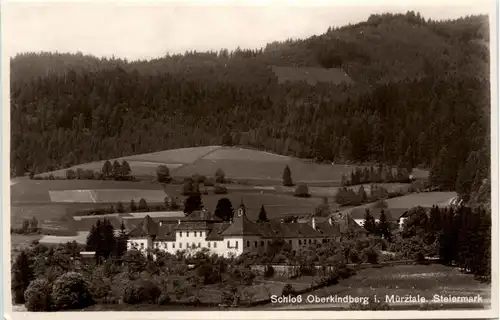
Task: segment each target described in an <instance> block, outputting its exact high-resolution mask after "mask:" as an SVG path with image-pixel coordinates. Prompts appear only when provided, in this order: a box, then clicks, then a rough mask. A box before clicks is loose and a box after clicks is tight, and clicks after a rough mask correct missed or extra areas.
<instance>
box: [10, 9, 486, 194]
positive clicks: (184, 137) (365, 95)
mask: <svg viewBox="0 0 500 320" xmlns="http://www.w3.org/2000/svg"><path fill="white" fill-rule="evenodd" d="M488 41H489V35H488V21H487V18H486V17H484V16H473V17H466V18H462V19H458V20H452V21H430V20H426V19H424V18H423V17H421V16H420V15H419V14H415V13H413V12H409V13H407V14H404V15H401V14H396V15H393V14H386V15H374V16H371V17H370V18H369V19H368V20H367V21H366V22H363V23H359V24H356V25H349V26H344V27H336V28H330V29H329V30H327V31H326V32H325V33H324V34H321V35H318V36H313V37H311V38H308V39H302V40H293V41H292V40H290V41H285V42H282V43H272V44H269V45H268V46H266V48H263V49H262V50H235V51H234V52H229V51H228V50H221V51H220V52H206V53H197V52H190V53H186V54H184V55H173V56H166V57H162V58H158V59H155V60H151V61H132V62H129V61H126V60H119V59H99V58H96V57H91V56H85V55H82V54H59V53H26V54H23V55H19V56H17V57H15V58H13V59H12V60H11V76H12V83H11V101H12V109H11V120H12V121H11V128H12V139H11V145H12V153H11V163H12V171H13V173H14V174H15V175H17V176H21V175H23V174H25V173H26V172H30V171H34V172H36V173H40V172H47V171H52V170H58V169H64V168H67V167H71V166H74V165H76V164H80V163H89V162H95V161H101V160H104V159H113V158H121V157H127V156H130V155H138V154H144V153H151V152H157V151H161V150H166V149H177V148H184V147H198V146H210V145H224V146H233V145H241V146H246V147H252V148H257V149H260V150H269V151H272V152H275V153H278V154H282V155H286V156H292V157H300V158H309V159H314V160H317V161H330V162H331V161H334V162H336V163H349V162H351V163H356V162H367V161H370V162H382V163H387V164H406V165H411V166H413V167H416V166H417V165H421V166H424V167H432V168H433V171H432V173H431V178H432V179H433V182H434V184H435V185H437V186H439V187H441V188H442V189H455V187H456V185H457V178H458V177H459V176H460V171H461V170H462V169H463V168H465V167H467V168H470V167H471V166H474V167H475V168H476V169H477V170H474V171H473V172H479V174H477V175H476V177H465V178H464V179H462V180H461V184H462V185H461V186H460V188H461V190H463V191H461V192H462V193H464V192H470V189H474V188H476V187H477V188H478V187H479V183H478V182H477V181H479V182H480V181H482V178H484V177H485V176H487V175H488V174H489V171H488V170H489V169H488V168H487V166H486V165H485V163H486V161H484V159H489V140H488V137H489V108H490V107H489V104H490V98H489V96H490V93H489V75H488V70H489V67H488V66H489V50H488V47H487V46H486V45H485V43H486V44H487V43H488ZM275 67H282V68H285V69H276V68H275ZM297 68H308V69H297ZM310 68H314V69H310ZM325 68H328V69H330V71H329V72H328V73H325V72H323V71H322V69H325ZM273 70H284V71H285V72H284V73H285V75H283V72H281V73H280V72H278V73H275V72H273ZM304 70H315V71H314V72H310V73H308V74H307V75H306V76H304V72H303V71H304ZM325 74H326V76H323V75H325ZM339 75H342V76H344V77H345V78H346V79H350V80H349V81H339ZM284 78H286V79H288V80H291V81H284ZM321 79H323V80H321ZM299 80H303V81H299ZM443 128H446V130H443ZM451 159H452V160H451Z"/></svg>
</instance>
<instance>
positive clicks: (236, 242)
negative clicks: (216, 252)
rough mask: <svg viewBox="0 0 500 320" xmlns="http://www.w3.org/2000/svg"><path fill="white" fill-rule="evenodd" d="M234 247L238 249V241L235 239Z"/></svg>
mask: <svg viewBox="0 0 500 320" xmlns="http://www.w3.org/2000/svg"><path fill="white" fill-rule="evenodd" d="M235 248H236V249H238V241H236V247H235Z"/></svg>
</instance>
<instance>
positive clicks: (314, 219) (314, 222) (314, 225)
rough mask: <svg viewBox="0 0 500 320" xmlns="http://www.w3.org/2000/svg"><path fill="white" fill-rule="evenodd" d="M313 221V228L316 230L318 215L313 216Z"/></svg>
mask: <svg viewBox="0 0 500 320" xmlns="http://www.w3.org/2000/svg"><path fill="white" fill-rule="evenodd" d="M311 223H312V228H313V229H314V230H316V217H312V219H311Z"/></svg>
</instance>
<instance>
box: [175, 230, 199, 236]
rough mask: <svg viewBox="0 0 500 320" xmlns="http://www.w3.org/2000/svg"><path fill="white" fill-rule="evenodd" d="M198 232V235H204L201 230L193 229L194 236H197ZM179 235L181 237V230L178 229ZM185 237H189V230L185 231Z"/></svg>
mask: <svg viewBox="0 0 500 320" xmlns="http://www.w3.org/2000/svg"><path fill="white" fill-rule="evenodd" d="M198 234H199V235H200V237H204V236H205V232H203V231H194V236H195V237H197V236H198ZM179 237H182V231H179ZM186 237H189V231H186Z"/></svg>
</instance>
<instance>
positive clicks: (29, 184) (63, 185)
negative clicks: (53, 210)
mask: <svg viewBox="0 0 500 320" xmlns="http://www.w3.org/2000/svg"><path fill="white" fill-rule="evenodd" d="M109 189H111V190H116V189H119V190H127V189H132V190H133V189H136V190H137V189H139V190H163V188H162V186H161V185H159V184H157V183H151V182H129V181H107V180H105V181H101V180H29V179H25V180H22V181H19V182H18V183H17V184H15V185H13V186H11V187H10V199H11V203H12V204H19V203H44V202H45V203H50V202H51V198H50V194H49V191H64V190H109ZM162 201H163V200H162Z"/></svg>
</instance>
